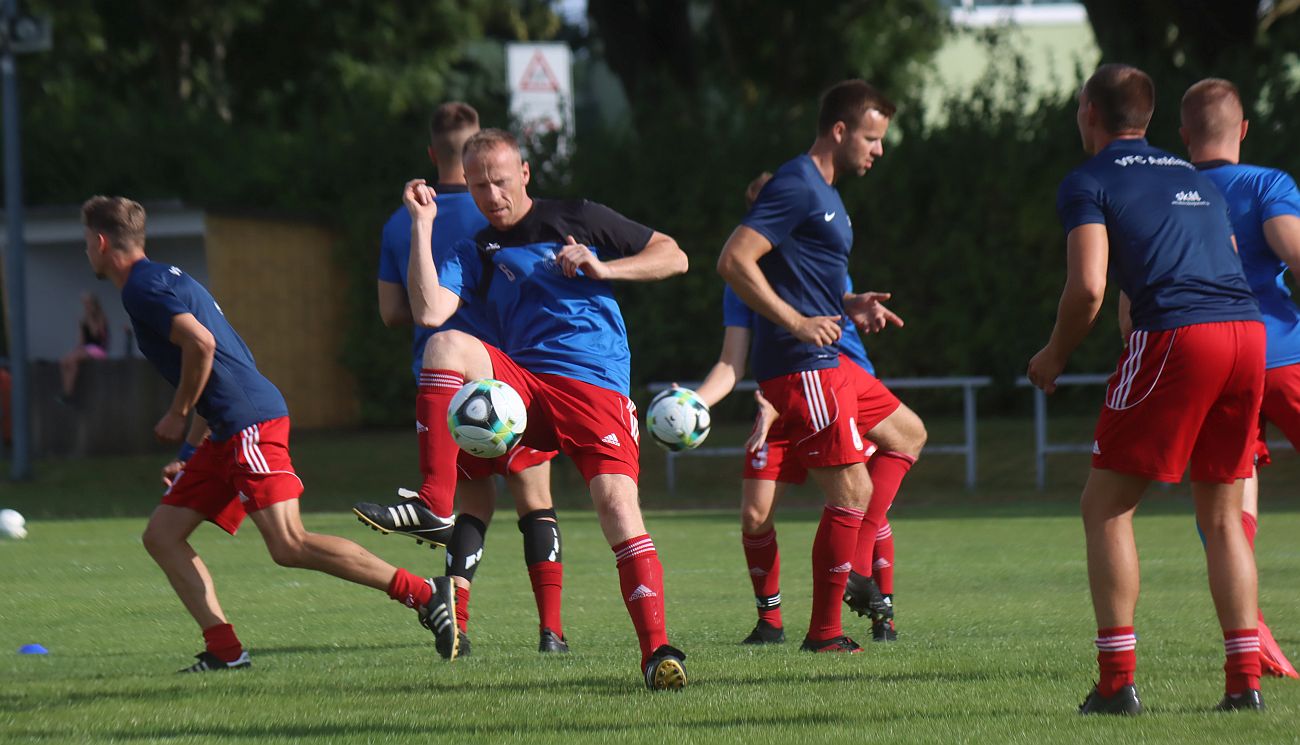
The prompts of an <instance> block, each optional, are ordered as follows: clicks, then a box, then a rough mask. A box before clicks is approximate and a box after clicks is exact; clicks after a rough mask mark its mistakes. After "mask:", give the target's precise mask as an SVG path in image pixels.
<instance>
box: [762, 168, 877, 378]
mask: <svg viewBox="0 0 1300 745" xmlns="http://www.w3.org/2000/svg"><path fill="white" fill-rule="evenodd" d="M741 224H742V225H745V226H747V227H749V228H751V229H753V230H754V231H756V232H757V233H758V234H759V235H761V236H763V237H764V238H766V239H767V241H768V242H769V243H771V244H772V247H773V248H772V250H771V251H770V252H768V253H767V254H766V255H764V256H763V258H761V259H759V262H758V266H759V268H760V269H762V270H763V276H765V277H766V278H767V281H768V283H769V284H771V285H772V289H773V290H775V291H776V294H777V295H779V296H780V297H781V299H782V300H784V301H785V302H787V303H789V304H790V306H791V307H793V308H794V309H795V310H797V311H799V312H800V313H802V314H803V315H805V316H808V317H812V316H838V315H843V314H844V310H843V296H844V278H845V277H846V276H847V275H848V273H849V272H848V262H849V249H851V248H852V247H853V225H852V223H850V222H849V215H848V211H847V210H845V209H844V202H843V201H841V200H840V193H839V192H838V191H836V190H835V188H834V187H833V186H831V185H829V184H827V183H826V179H824V178H822V175H821V172H820V171H818V170H817V166H816V165H814V164H813V161H812V158H810V157H808V156H807V155H800V156H799V157H797V158H795V159H794V160H791V161H789V162H787V163H786V164H785V165H783V166H781V167H780V168H779V169H778V170H777V172H776V175H775V176H773V177H772V180H771V181H768V182H767V184H766V185H765V186H764V187H763V190H762V191H760V192H759V194H758V199H757V200H755V201H754V206H753V207H751V208H750V210H749V214H747V215H745V219H744V220H742V221H741ZM839 355H840V348H839V344H838V343H835V344H827V345H826V346H824V347H818V346H816V345H814V344H806V343H804V342H801V341H799V339H798V338H796V337H795V335H794V334H792V333H790V332H789V331H787V330H786V329H785V328H783V327H781V326H778V325H777V324H775V323H772V322H771V321H769V320H767V319H766V318H764V317H763V316H761V315H760V316H756V317H755V319H754V347H753V353H752V355H751V357H752V358H753V359H752V360H751V362H750V366H751V367H753V369H754V377H755V378H757V379H758V380H760V381H761V380H768V379H770V378H775V377H778V376H780V375H788V374H790V373H793V372H799V371H803V370H822V369H826V368H830V367H838V366H839Z"/></svg>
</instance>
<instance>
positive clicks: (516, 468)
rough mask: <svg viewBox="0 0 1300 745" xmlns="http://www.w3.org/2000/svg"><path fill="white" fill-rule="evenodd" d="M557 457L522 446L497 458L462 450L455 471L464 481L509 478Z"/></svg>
mask: <svg viewBox="0 0 1300 745" xmlns="http://www.w3.org/2000/svg"><path fill="white" fill-rule="evenodd" d="M557 455H559V453H557V452H556V451H554V450H551V451H548V452H542V451H541V450H534V449H533V448H530V447H527V446H525V445H522V444H516V445H515V446H514V447H512V448H510V450H509V451H507V452H506V454H505V455H503V456H501V457H499V458H480V457H478V456H475V455H470V454H469V453H467V452H465V451H464V450H462V451H460V456H459V457H457V458H456V470H457V471H459V472H460V478H462V479H465V480H466V481H478V480H479V479H486V478H488V477H490V476H492V475H493V474H496V475H498V476H509V475H510V474H512V473H519V472H520V471H523V470H525V469H528V468H532V467H533V466H540V465H541V464H543V463H546V462H548V461H550V460H551V459H552V458H554V457H555V456H557Z"/></svg>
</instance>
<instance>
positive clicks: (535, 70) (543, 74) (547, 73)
mask: <svg viewBox="0 0 1300 745" xmlns="http://www.w3.org/2000/svg"><path fill="white" fill-rule="evenodd" d="M518 88H519V90H521V91H527V92H529V93H559V92H560V81H559V80H556V78H555V73H554V72H552V71H551V66H550V65H548V64H546V57H545V56H544V55H543V54H542V53H541V51H537V52H534V53H533V58H532V59H530V60H528V66H527V67H525V68H524V75H523V77H521V78H520V79H519V85H518Z"/></svg>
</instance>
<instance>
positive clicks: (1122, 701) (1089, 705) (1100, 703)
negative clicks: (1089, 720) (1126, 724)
mask: <svg viewBox="0 0 1300 745" xmlns="http://www.w3.org/2000/svg"><path fill="white" fill-rule="evenodd" d="M1079 713H1080V714H1119V715H1127V716H1136V715H1138V714H1141V713H1142V701H1141V699H1139V698H1138V689H1137V686H1135V685H1133V684H1131V683H1130V684H1129V685H1126V686H1124V687H1123V688H1121V689H1119V690H1118V691H1115V695H1114V696H1110V697H1106V696H1103V695H1101V692H1100V691H1098V690H1097V687H1096V686H1093V687H1092V691H1091V692H1090V693H1089V694H1088V697H1087V698H1085V699H1084V700H1083V703H1082V704H1079Z"/></svg>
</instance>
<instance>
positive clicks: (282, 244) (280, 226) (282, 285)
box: [206, 214, 359, 428]
mask: <svg viewBox="0 0 1300 745" xmlns="http://www.w3.org/2000/svg"><path fill="white" fill-rule="evenodd" d="M333 243H334V236H333V235H331V234H330V233H329V231H327V230H325V229H323V228H321V227H319V226H316V225H312V224H309V223H303V222H294V221H289V220H269V219H261V218H246V217H224V216H214V215H211V214H209V215H208V216H207V229H206V249H207V263H208V276H209V283H210V286H211V287H210V289H211V290H212V294H213V295H214V296H215V297H216V299H217V302H218V303H219V304H220V305H221V309H222V311H223V312H224V313H225V314H226V318H228V319H229V320H230V323H231V324H232V325H233V326H234V327H235V330H236V331H238V332H239V335H240V336H242V337H243V338H244V341H245V342H246V343H247V344H248V347H249V349H251V350H252V351H253V356H254V357H255V358H256V359H257V367H258V369H260V370H261V371H262V374H264V375H266V377H268V378H270V380H271V382H272V383H275V385H276V386H277V387H278V388H279V389H280V391H281V392H282V393H284V398H285V400H286V401H287V402H288V404H289V414H290V417H291V418H292V420H293V423H294V426H295V427H296V428H297V427H307V428H312V427H338V426H347V425H352V424H356V423H357V421H358V416H359V407H358V403H357V396H356V383H355V381H354V380H353V379H352V376H351V375H349V374H348V373H347V371H346V370H345V369H344V368H343V366H342V365H341V364H340V363H339V352H340V346H341V344H342V328H343V314H344V311H345V308H346V278H345V277H344V276H343V273H342V271H341V270H339V268H338V267H337V266H335V264H334V262H333V261H332V259H331V256H330V252H331V248H332V246H333Z"/></svg>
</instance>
